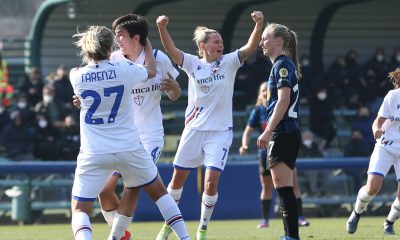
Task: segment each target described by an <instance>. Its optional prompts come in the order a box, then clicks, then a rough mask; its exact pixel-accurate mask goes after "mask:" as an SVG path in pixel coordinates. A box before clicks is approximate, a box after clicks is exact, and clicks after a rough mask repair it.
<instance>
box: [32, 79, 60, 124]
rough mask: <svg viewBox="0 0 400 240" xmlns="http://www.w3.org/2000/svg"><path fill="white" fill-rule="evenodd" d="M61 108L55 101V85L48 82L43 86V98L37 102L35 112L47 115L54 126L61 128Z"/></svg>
mask: <svg viewBox="0 0 400 240" xmlns="http://www.w3.org/2000/svg"><path fill="white" fill-rule="evenodd" d="M59 109H60V108H59V106H57V104H56V103H55V102H54V87H53V86H52V85H49V84H47V85H46V86H44V87H43V100H42V101H40V102H38V103H37V104H36V106H35V112H36V113H42V114H44V115H46V116H47V117H48V119H49V120H50V123H51V124H52V125H53V126H54V127H57V128H60V127H61V126H62V121H60V114H59Z"/></svg>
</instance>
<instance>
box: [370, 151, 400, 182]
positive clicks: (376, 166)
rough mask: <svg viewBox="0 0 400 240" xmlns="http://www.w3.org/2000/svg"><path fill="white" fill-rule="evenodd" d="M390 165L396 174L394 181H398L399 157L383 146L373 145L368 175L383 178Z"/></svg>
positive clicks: (399, 170)
mask: <svg viewBox="0 0 400 240" xmlns="http://www.w3.org/2000/svg"><path fill="white" fill-rule="evenodd" d="M392 165H393V167H394V170H395V172H396V179H397V180H399V179H400V178H399V173H400V155H399V154H396V153H393V151H389V150H388V149H387V148H386V147H384V146H379V145H375V148H374V151H373V152H372V155H371V159H370V160H369V167H368V174H375V175H380V176H382V177H385V176H386V174H387V173H388V172H389V170H390V168H391V167H392Z"/></svg>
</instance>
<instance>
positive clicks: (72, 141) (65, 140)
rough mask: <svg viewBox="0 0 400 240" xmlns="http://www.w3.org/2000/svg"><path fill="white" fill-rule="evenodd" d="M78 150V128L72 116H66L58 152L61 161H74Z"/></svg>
mask: <svg viewBox="0 0 400 240" xmlns="http://www.w3.org/2000/svg"><path fill="white" fill-rule="evenodd" d="M79 148H80V133H79V126H78V125H77V124H76V121H75V119H74V117H73V116H72V115H67V116H66V117H65V119H64V124H63V127H62V129H61V134H60V151H61V156H60V159H62V160H75V159H76V157H77V156H78V153H79Z"/></svg>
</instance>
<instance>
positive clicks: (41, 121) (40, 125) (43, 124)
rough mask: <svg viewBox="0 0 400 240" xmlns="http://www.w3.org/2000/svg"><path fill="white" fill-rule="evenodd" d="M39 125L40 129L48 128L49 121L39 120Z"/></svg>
mask: <svg viewBox="0 0 400 240" xmlns="http://www.w3.org/2000/svg"><path fill="white" fill-rule="evenodd" d="M38 124H39V127H40V128H45V127H47V121H46V120H39V122H38Z"/></svg>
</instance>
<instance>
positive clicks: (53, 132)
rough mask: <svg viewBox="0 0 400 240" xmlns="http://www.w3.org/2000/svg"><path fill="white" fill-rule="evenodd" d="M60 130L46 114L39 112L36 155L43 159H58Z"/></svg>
mask: <svg viewBox="0 0 400 240" xmlns="http://www.w3.org/2000/svg"><path fill="white" fill-rule="evenodd" d="M58 139H59V131H58V129H56V128H54V127H53V126H52V125H51V124H50V123H49V119H48V118H47V116H46V115H44V114H42V113H38V114H37V115H36V121H35V144H34V151H33V153H34V155H35V157H36V158H40V159H42V160H57V159H58V156H59V154H60V151H59V142H58Z"/></svg>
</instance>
